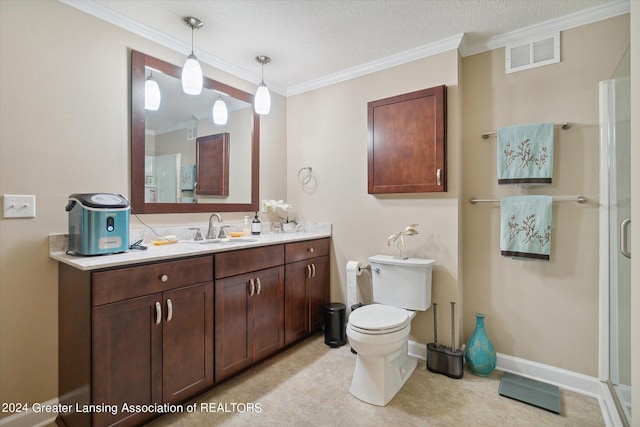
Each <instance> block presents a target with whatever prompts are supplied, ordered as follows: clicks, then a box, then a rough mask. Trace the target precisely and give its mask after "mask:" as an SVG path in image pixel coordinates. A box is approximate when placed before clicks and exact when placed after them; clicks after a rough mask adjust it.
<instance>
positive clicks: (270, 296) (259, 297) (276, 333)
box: [215, 245, 285, 382]
mask: <svg viewBox="0 0 640 427" xmlns="http://www.w3.org/2000/svg"><path fill="white" fill-rule="evenodd" d="M283 262H284V247H283V246H282V245H276V246H267V247H262V248H254V249H244V250H241V251H235V252H227V253H222V254H219V255H216V269H215V271H216V281H215V331H216V339H215V359H216V364H215V380H216V382H218V381H221V380H223V379H225V378H228V377H229V376H231V375H233V374H235V373H237V372H239V371H240V370H242V369H243V368H245V367H247V366H249V365H251V364H253V363H255V362H257V361H259V360H261V359H263V358H265V357H266V356H268V355H270V354H272V353H274V352H276V351H277V350H279V349H281V348H282V347H284V345H285V342H284V316H285V311H284V267H283V266H282V264H283Z"/></svg>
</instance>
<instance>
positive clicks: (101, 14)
mask: <svg viewBox="0 0 640 427" xmlns="http://www.w3.org/2000/svg"><path fill="white" fill-rule="evenodd" d="M58 1H59V2H61V3H63V4H66V5H68V6H71V7H73V8H75V9H78V10H80V11H82V12H85V13H87V14H89V15H92V16H95V17H96V18H98V19H101V20H103V21H106V22H109V23H110V24H113V25H115V26H117V27H120V28H122V29H124V30H127V31H129V32H132V33H134V34H136V35H138V36H140V37H143V38H145V39H148V40H151V41H152V42H155V43H158V44H159V45H161V46H164V47H167V48H169V49H172V50H175V51H177V52H180V53H183V54H184V55H185V56H186V55H188V54H189V53H190V52H191V45H190V44H188V43H184V42H182V41H180V40H178V39H176V38H174V37H171V36H169V35H167V34H166V33H163V32H161V31H158V30H155V29H153V28H150V27H148V26H146V25H143V24H140V23H139V22H136V21H134V20H132V19H131V18H129V17H127V16H125V15H123V14H121V13H119V12H116V11H114V10H112V9H109V8H108V7H106V6H103V5H102V4H100V3H97V2H96V1H94V0H58ZM629 10H630V0H617V1H612V2H609V3H606V4H603V5H601V6H596V7H593V8H590V9H586V10H583V11H580V12H576V13H573V14H570V15H566V16H563V17H559V18H556V19H552V20H549V21H546V22H543V23H541V24H537V25H532V26H529V27H525V28H522V29H519V30H516V31H511V32H509V33H504V34H500V35H497V36H493V37H490V38H488V39H484V40H479V41H476V42H469V40H468V38H466V37H464V34H458V35H455V36H452V37H449V38H446V39H443V40H440V41H438V42H435V43H431V44H428V45H425V46H421V47H418V48H415V49H411V50H408V51H405V52H401V53H399V54H396V55H391V56H388V57H385V58H381V59H378V60H375V61H372V62H369V63H367V64H363V65H359V66H356V67H352V68H349V69H346V70H343V71H340V72H337V73H333V74H329V75H327V76H324V77H321V78H318V79H315V80H311V81H308V82H305V83H301V84H298V85H293V86H290V87H288V88H286V87H284V86H281V85H278V84H276V83H273V82H270V81H266V83H267V85H268V87H269V90H271V91H273V92H275V93H278V94H280V95H283V96H292V95H297V94H300V93H304V92H308V91H311V90H314V89H319V88H321V87H324V86H329V85H332V84H336V83H339V82H343V81H346V80H349V79H353V78H356V77H360V76H363V75H366V74H370V73H374V72H377V71H381V70H384V69H387V68H391V67H394V66H397V65H401V64H405V63H407V62H411V61H416V60H419V59H422V58H426V57H429V56H433V55H436V54H439V53H442V52H446V51H448V50H451V49H458V50H459V52H460V55H461V56H462V57H467V56H471V55H475V54H478V53H482V52H486V51H488V50H493V49H499V48H502V47H504V46H506V45H509V44H512V43H518V42H520V41H522V40H527V39H530V38H533V37H539V36H542V35H545V34H549V33H553V32H558V31H564V30H568V29H571V28H575V27H579V26H582V25H586V24H591V23H593V22H597V21H601V20H604V19H608V18H613V17H616V16H619V15H623V14H625V13H629ZM195 53H196V55H197V56H198V60H199V61H201V62H202V63H205V64H208V65H211V66H213V67H215V68H218V69H220V70H222V71H225V72H227V73H229V74H231V75H233V76H236V77H239V78H241V79H243V80H246V81H249V82H253V83H255V84H256V85H257V84H258V82H259V81H260V76H259V75H258V74H256V73H252V72H249V71H247V70H245V69H244V68H241V67H238V66H235V65H233V64H231V63H229V62H227V61H223V60H222V59H220V58H218V57H216V56H214V55H211V54H208V53H206V52H202V51H198V50H197V49H196V52H195Z"/></svg>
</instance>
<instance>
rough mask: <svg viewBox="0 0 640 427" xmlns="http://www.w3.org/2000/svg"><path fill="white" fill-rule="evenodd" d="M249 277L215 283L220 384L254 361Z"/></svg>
mask: <svg viewBox="0 0 640 427" xmlns="http://www.w3.org/2000/svg"><path fill="white" fill-rule="evenodd" d="M251 278H252V276H251V275H250V274H240V275H238V276H231V277H227V278H225V279H218V280H216V282H215V332H216V333H215V380H216V381H220V380H222V379H224V378H226V377H228V376H230V375H232V374H234V373H236V372H238V371H239V370H241V369H242V368H244V367H245V366H247V365H249V364H251V363H252V362H253V336H252V334H251V333H250V331H251V330H252V328H251V322H252V320H253V319H252V318H251V317H250V314H251V311H252V310H251V309H250V306H249V304H250V302H251V301H250V300H249V298H250V297H249V279H251Z"/></svg>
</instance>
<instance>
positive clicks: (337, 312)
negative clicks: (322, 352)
mask: <svg viewBox="0 0 640 427" xmlns="http://www.w3.org/2000/svg"><path fill="white" fill-rule="evenodd" d="M346 311H347V306H346V305H344V304H342V303H339V302H331V303H329V304H327V305H325V306H324V343H325V344H326V345H328V346H329V347H331V348H336V347H340V346H342V345H345V344H346V343H347V331H346V325H345V323H344V320H345V316H346Z"/></svg>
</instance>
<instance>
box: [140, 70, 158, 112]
mask: <svg viewBox="0 0 640 427" xmlns="http://www.w3.org/2000/svg"><path fill="white" fill-rule="evenodd" d="M160 99H161V95H160V86H158V82H157V81H155V80H154V79H153V74H149V77H147V80H145V82H144V108H145V110H151V111H157V110H158V108H160Z"/></svg>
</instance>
